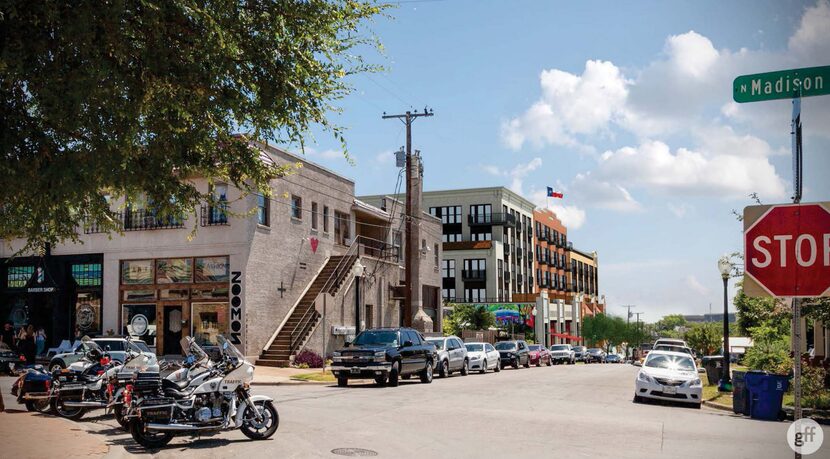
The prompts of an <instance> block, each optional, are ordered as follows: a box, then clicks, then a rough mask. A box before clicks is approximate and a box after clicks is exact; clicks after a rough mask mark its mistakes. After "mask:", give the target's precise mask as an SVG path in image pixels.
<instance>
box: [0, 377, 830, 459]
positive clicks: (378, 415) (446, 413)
mask: <svg viewBox="0 0 830 459" xmlns="http://www.w3.org/2000/svg"><path fill="white" fill-rule="evenodd" d="M636 373H637V368H635V367H632V366H629V365H611V364H606V365H576V366H553V367H542V368H530V369H519V370H512V369H508V370H505V371H502V372H501V373H498V374H492V373H488V374H487V375H479V374H471V375H469V376H466V377H462V376H453V377H451V378H449V379H446V380H442V379H436V380H435V381H434V382H433V383H432V384H421V383H419V382H414V381H415V380H413V382H407V381H402V382H401V385H400V387H397V388H379V387H375V386H374V385H372V384H360V385H357V384H355V385H353V386H350V387H348V388H338V387H335V386H331V385H302V386H297V385H292V386H269V387H264V386H256V387H255V388H254V391H255V392H257V393H263V394H267V395H270V396H272V397H274V398H275V400H276V406H277V409H278V410H279V414H280V428H279V430H278V431H277V433H276V434H275V435H274V437H273V438H272V439H271V440H268V441H262V442H253V441H249V440H248V439H247V438H245V437H244V436H243V435H242V434H241V433H240V432H226V433H221V434H217V435H214V436H210V437H201V438H189V437H179V438H177V439H175V440H174V441H173V442H172V443H171V444H170V445H169V446H168V447H167V448H165V449H163V450H160V451H153V454H154V455H156V456H158V457H229V456H230V455H231V454H232V455H233V456H235V457H264V456H271V457H274V456H276V457H328V458H336V457H342V456H338V455H334V454H333V453H332V450H335V449H338V448H362V449H366V450H371V451H374V452H376V453H377V455H378V456H379V457H402V458H406V457H430V458H432V457H447V458H450V457H451V458H463V457H476V458H482V457H488V458H489V457H567V458H579V457H590V458H629V457H630V458H651V457H654V458H661V459H662V458H666V457H672V458H685V457H689V458H695V459H700V458H702V457H713V458H715V457H717V458H721V457H724V458H725V457H729V458H752V459H759V458H782V457H792V454H793V453H792V451H791V450H790V449H789V448H788V446H787V443H786V438H785V434H786V431H787V427H788V425H789V424H788V423H779V422H764V421H755V420H751V419H748V418H745V417H739V416H733V415H731V413H725V412H722V411H716V410H711V409H709V408H706V407H704V408H703V409H701V410H697V409H694V408H689V407H684V406H671V405H660V404H647V405H641V404H634V403H632V396H633V390H634V389H633V386H634V377H635V375H636ZM3 379H8V378H3ZM3 386H4V387H3V388H2V390H4V393H5V394H7V393H8V388H7V387H6V384H4V385H3ZM6 400H7V404H8V400H9V398H8V397H6ZM12 403H13V401H12ZM82 425H83V426H84V427H85V428H86V429H88V430H90V431H92V432H95V433H96V434H99V435H102V437H103V438H105V439H106V441H107V442H108V443H109V445H110V452H109V455H108V457H127V456H132V455H133V454H146V451H145V450H143V449H142V448H140V447H138V446H136V445H135V444H134V443H133V441H132V439H131V438H130V436H129V435H128V434H126V433H122V432H120V431H119V430H118V429H117V428H116V427H117V425H116V423H115V421H114V420H112V419H109V418H104V417H101V416H99V417H94V416H93V415H89V416H88V417H86V418H84V420H82ZM824 429H825V430H824V433H825V439H830V429H828V428H826V427H825V428H824ZM35 447H36V446H35ZM828 448H830V444H827V442H826V444H825V445H824V447H823V448H822V450H821V451H819V452H818V453H817V454H816V455H815V456H813V457H828V456H830V454H827V455H824V456H822V454H824V453H827V451H828Z"/></svg>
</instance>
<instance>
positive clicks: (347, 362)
mask: <svg viewBox="0 0 830 459" xmlns="http://www.w3.org/2000/svg"><path fill="white" fill-rule="evenodd" d="M333 357H334V358H333V360H332V365H331V370H332V373H334V376H335V377H336V378H337V385H338V386H340V387H345V386H347V385H348V384H349V379H374V380H375V382H376V383H377V384H378V385H381V386H382V385H386V384H388V385H390V386H393V387H394V386H397V385H398V379H399V378H404V379H408V378H409V377H411V376H413V375H418V376H420V378H421V382H423V383H431V382H432V370H433V365H434V362H435V357H436V350H435V346H434V345H433V344H431V343H429V342H427V341H426V340H424V338H423V336H421V334H420V333H418V332H417V331H416V330H413V329H411V328H374V329H371V330H364V331H362V332H360V333H359V334H358V335H357V336H356V337H355V339H354V341H352V342H351V343H346V347H344V348H343V349H340V350H338V351H335V352H334V356H333Z"/></svg>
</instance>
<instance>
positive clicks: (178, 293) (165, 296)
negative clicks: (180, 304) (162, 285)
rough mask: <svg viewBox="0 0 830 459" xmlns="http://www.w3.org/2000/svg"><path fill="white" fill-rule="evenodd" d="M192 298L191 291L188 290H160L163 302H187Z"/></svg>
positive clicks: (160, 297)
mask: <svg viewBox="0 0 830 459" xmlns="http://www.w3.org/2000/svg"><path fill="white" fill-rule="evenodd" d="M189 296H190V290H188V289H186V288H171V289H163V290H159V299H161V300H186V299H187V298H188V297H189Z"/></svg>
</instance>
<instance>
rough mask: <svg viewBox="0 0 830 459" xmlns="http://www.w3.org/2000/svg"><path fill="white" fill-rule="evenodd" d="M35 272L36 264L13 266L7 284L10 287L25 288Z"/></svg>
mask: <svg viewBox="0 0 830 459" xmlns="http://www.w3.org/2000/svg"><path fill="white" fill-rule="evenodd" d="M34 273H35V267H34V266H11V267H9V273H8V278H7V282H6V285H7V286H8V287H9V288H23V287H25V286H26V283H27V282H29V279H31V278H32V275H33V274H34Z"/></svg>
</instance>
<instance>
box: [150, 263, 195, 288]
mask: <svg viewBox="0 0 830 459" xmlns="http://www.w3.org/2000/svg"><path fill="white" fill-rule="evenodd" d="M192 280H193V260H192V259H191V258H171V259H169V260H156V282H157V283H159V284H180V283H183V282H191V281H192Z"/></svg>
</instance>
